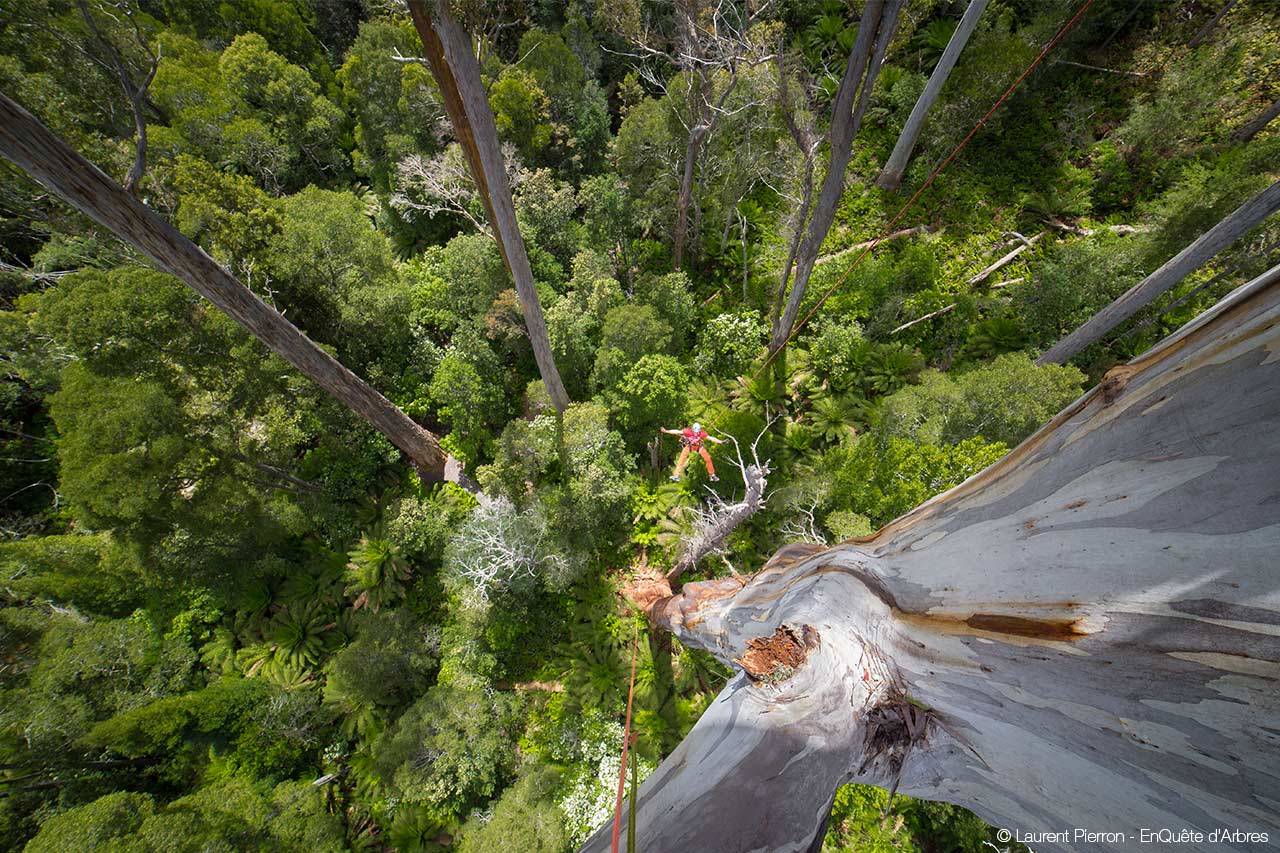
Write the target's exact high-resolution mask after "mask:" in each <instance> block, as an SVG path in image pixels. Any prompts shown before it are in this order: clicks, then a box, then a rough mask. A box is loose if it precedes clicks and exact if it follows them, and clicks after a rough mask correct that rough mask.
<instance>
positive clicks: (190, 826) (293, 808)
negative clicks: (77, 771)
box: [27, 779, 345, 853]
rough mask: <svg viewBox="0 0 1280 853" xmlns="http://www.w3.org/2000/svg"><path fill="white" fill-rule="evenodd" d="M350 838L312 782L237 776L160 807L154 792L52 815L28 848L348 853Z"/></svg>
mask: <svg viewBox="0 0 1280 853" xmlns="http://www.w3.org/2000/svg"><path fill="white" fill-rule="evenodd" d="M343 836H344V833H343V831H342V824H341V820H340V819H339V818H338V817H337V816H335V815H331V814H328V813H327V811H326V809H325V807H324V801H323V794H322V793H321V792H320V791H318V790H316V789H314V788H312V789H310V790H309V789H308V783H306V782H296V783H295V782H285V783H282V784H280V785H277V786H276V787H275V788H274V789H272V788H271V787H270V786H267V785H262V784H256V783H254V782H250V781H246V780H242V779H230V780H227V781H225V782H222V783H219V784H215V785H211V786H209V787H206V788H203V789H201V790H200V791H199V792H198V793H196V794H193V795H191V796H187V797H182V798H180V799H177V800H174V801H173V802H171V803H169V804H167V805H164V806H160V807H157V806H156V804H155V801H154V800H153V799H152V797H151V796H150V795H148V794H133V793H126V792H118V793H115V794H109V795H107V796H105V797H102V798H100V799H98V800H95V801H94V802H92V803H90V804H88V805H84V806H80V807H79V808H74V809H72V810H70V811H68V812H65V813H63V814H60V815H57V816H55V817H52V818H50V819H49V820H48V821H46V822H45V823H44V825H43V826H42V827H41V829H40V833H39V835H37V836H36V837H35V838H34V839H32V841H31V843H30V844H29V845H28V847H27V849H29V850H37V851H40V850H48V851H54V850H59V851H61V850H73V849H74V850H80V849H106V850H128V851H146V853H151V851H160V850H166V851H168V850H172V851H180V853H196V851H204V850H243V849H254V850H262V851H270V853H276V851H279V853H285V851H289V850H298V849H307V850H315V851H318V853H328V851H333V853H337V851H340V850H343V849H345V845H344V841H345V839H344V837H343Z"/></svg>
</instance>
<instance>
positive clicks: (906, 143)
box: [876, 0, 988, 190]
mask: <svg viewBox="0 0 1280 853" xmlns="http://www.w3.org/2000/svg"><path fill="white" fill-rule="evenodd" d="M987 2H988V0H970V2H969V6H968V8H966V9H965V10H964V16H963V17H961V18H960V23H959V25H958V26H957V27H956V31H955V32H954V33H952V34H951V40H950V41H948V42H947V46H946V48H945V49H944V50H943V51H942V58H941V59H939V60H938V64H937V66H935V67H934V69H933V73H932V74H930V75H929V82H928V83H926V84H925V87H924V91H923V92H921V93H920V97H919V98H917V99H916V105H915V106H914V107H912V108H911V115H910V116H908V117H907V123H906V124H905V125H903V127H902V133H901V134H899V136H898V141H897V143H896V144H895V145H894V146H893V153H892V154H890V155H889V159H888V161H887V162H886V163H885V164H884V170H883V171H882V172H881V173H880V177H879V178H878V179H877V180H876V184H878V185H879V186H881V187H884V188H885V189H887V190H896V189H897V188H898V187H899V185H901V184H902V174H903V172H905V171H906V170H907V161H908V160H910V159H911V150H912V149H913V148H915V146H916V140H917V139H919V138H920V129H921V128H922V127H924V120H925V118H926V117H927V116H928V115H929V111H930V110H932V109H933V104H934V102H935V101H937V100H938V95H939V94H941V93H942V87H943V86H945V85H946V84H947V78H949V77H950V76H951V70H952V69H953V68H955V67H956V61H957V60H958V59H960V53H961V52H962V51H963V50H964V46H965V45H966V44H968V42H969V36H971V35H973V31H974V29H975V28H977V26H978V20H979V19H980V18H981V17H982V13H983V12H985V11H986V9H987Z"/></svg>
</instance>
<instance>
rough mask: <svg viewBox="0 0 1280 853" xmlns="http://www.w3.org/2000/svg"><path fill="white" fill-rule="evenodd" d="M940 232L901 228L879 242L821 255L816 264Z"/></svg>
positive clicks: (922, 227)
mask: <svg viewBox="0 0 1280 853" xmlns="http://www.w3.org/2000/svg"><path fill="white" fill-rule="evenodd" d="M941 230H942V229H941V228H937V227H934V226H931V225H916V226H915V227H913V228H903V229H900V230H898V231H894V232H893V233H891V234H886V235H884V236H883V237H881V238H880V239H879V240H867V241H866V242H863V243H854V244H853V245H852V246H847V247H846V248H843V249H841V250H840V251H838V252H832V253H831V254H829V255H823V256H822V257H820V258H818V260H817V263H818V264H825V263H827V262H828V261H834V260H838V259H840V258H843V257H844V256H845V255H847V254H849V253H850V252H861V251H862V250H864V249H870V248H871V247H872V246H879V245H880V244H882V243H888V242H889V241H890V240H898V239H900V238H902V237H916V236H919V235H921V234H937V233H938V232H939V231H941Z"/></svg>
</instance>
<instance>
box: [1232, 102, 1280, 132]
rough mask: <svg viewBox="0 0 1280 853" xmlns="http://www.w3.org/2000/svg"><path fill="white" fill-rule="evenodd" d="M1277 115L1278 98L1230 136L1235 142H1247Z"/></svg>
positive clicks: (1278, 109) (1279, 114)
mask: <svg viewBox="0 0 1280 853" xmlns="http://www.w3.org/2000/svg"><path fill="white" fill-rule="evenodd" d="M1277 116H1280V98H1276V99H1275V100H1274V101H1272V102H1271V106H1269V107H1267V108H1266V109H1265V110H1263V111H1262V112H1261V113H1259V114H1258V115H1257V117H1256V118H1254V119H1253V121H1251V122H1249V123H1248V124H1246V125H1244V126H1243V127H1241V128H1240V129H1239V130H1237V131H1236V132H1235V133H1233V134H1231V138H1232V139H1234V140H1235V141H1236V142H1248V141H1249V140H1250V139H1253V138H1254V137H1255V136H1257V135H1258V133H1259V132H1261V131H1262V129H1263V128H1264V127H1266V126H1267V125H1269V124H1271V122H1273V121H1275V120H1276V117H1277Z"/></svg>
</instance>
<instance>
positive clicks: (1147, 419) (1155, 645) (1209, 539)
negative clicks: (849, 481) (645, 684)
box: [583, 276, 1280, 853]
mask: <svg viewBox="0 0 1280 853" xmlns="http://www.w3.org/2000/svg"><path fill="white" fill-rule="evenodd" d="M1275 279H1276V277H1275V276H1272V278H1271V280H1270V281H1268V280H1265V279H1259V280H1256V281H1254V282H1251V283H1250V284H1248V285H1245V286H1244V287H1242V288H1240V289H1238V290H1237V291H1236V292H1234V293H1233V294H1231V295H1230V296H1228V297H1227V298H1226V299H1224V300H1223V301H1222V302H1220V303H1219V304H1218V305H1217V306H1215V307H1214V308H1213V309H1212V310H1210V311H1209V312H1207V313H1206V314H1205V315H1202V316H1201V317H1200V318H1198V319H1197V320H1196V321H1194V322H1192V323H1191V324H1189V325H1188V326H1187V327H1185V328H1184V329H1182V330H1181V331H1180V332H1178V333H1177V334H1175V335H1173V336H1172V337H1171V338H1169V339H1166V340H1165V341H1164V342H1163V343H1161V344H1160V345H1157V346H1156V347H1155V348H1153V349H1152V350H1151V351H1149V352H1148V353H1146V354H1145V355H1143V356H1141V357H1140V358H1138V359H1135V360H1134V361H1133V362H1130V363H1129V364H1127V365H1125V366H1123V367H1120V368H1117V369H1115V370H1113V371H1112V372H1111V373H1109V374H1108V375H1107V377H1106V378H1105V379H1104V381H1103V382H1102V383H1101V385H1099V386H1098V387H1096V388H1094V389H1093V390H1091V391H1090V392H1088V393H1087V394H1085V395H1084V396H1083V397H1082V398H1081V399H1080V400H1078V401H1077V402H1075V403H1073V404H1072V405H1070V406H1068V407H1067V408H1066V409H1065V410H1063V411H1062V412H1061V413H1059V414H1058V415H1057V416H1056V417H1055V418H1053V420H1051V421H1050V422H1049V423H1048V424H1047V425H1046V426H1045V427H1043V428H1042V429H1041V430H1040V431H1039V432H1037V433H1036V434H1035V435H1033V436H1032V437H1031V438H1029V439H1027V440H1026V441H1025V442H1023V443H1022V444H1021V445H1019V446H1018V447H1017V448H1016V449H1014V450H1013V451H1012V452H1011V453H1010V454H1009V455H1007V456H1006V457H1005V458H1004V459H1002V460H1000V461H999V462H997V463H996V464H995V465H993V466H991V467H990V468H988V469H987V470H985V471H983V472H982V473H980V474H978V475H976V476H974V477H972V478H970V479H969V480H967V481H966V482H964V483H962V484H961V485H960V486H957V487H956V488H954V489H952V490H951V491H949V492H946V493H944V494H942V495H940V496H938V497H936V498H934V499H932V500H930V501H928V502H926V503H925V504H923V505H921V506H920V507H918V508H917V509H915V510H913V511H912V512H910V513H908V514H906V515H905V516H903V517H902V518H900V519H898V520H896V521H894V522H892V523H891V524H889V525H887V526H886V527H885V528H883V529H881V530H880V531H879V532H878V533H876V534H875V535H873V536H870V537H866V538H864V539H854V540H849V541H848V542H845V543H843V544H841V545H837V546H835V547H833V548H830V549H823V548H822V547H821V546H814V545H792V546H788V547H786V548H783V549H782V550H781V551H779V552H778V553H777V554H776V555H775V556H774V558H773V559H772V560H771V561H770V562H769V563H768V564H766V565H765V567H764V568H763V570H762V571H760V573H758V574H757V575H756V576H755V577H753V578H752V579H750V580H749V581H747V582H745V584H744V583H743V581H741V580H738V579H725V580H717V581H708V582H704V583H696V584H687V585H686V586H685V587H684V589H683V591H682V593H681V594H680V595H678V596H673V597H669V598H664V599H659V600H658V601H657V602H656V603H655V604H654V605H653V606H652V607H651V608H650V614H651V616H652V617H653V618H654V619H655V621H656V622H657V623H658V624H659V625H661V626H663V627H666V628H669V629H670V630H672V631H673V632H674V633H675V634H676V635H677V636H678V637H679V638H680V640H681V642H684V643H687V644H690V645H693V646H696V647H699V648H702V649H705V650H707V651H710V652H711V653H712V654H714V655H715V656H716V657H718V658H719V659H720V660H722V661H724V662H726V663H732V664H734V665H735V666H736V667H737V668H738V669H739V670H740V672H739V674H738V675H737V676H736V677H735V678H733V679H732V680H731V681H730V682H729V684H728V685H727V686H726V687H725V689H724V690H723V691H722V692H721V694H720V696H719V698H717V699H716V700H715V701H714V702H713V703H712V704H711V707H710V708H709V709H708V710H707V712H706V713H705V714H704V715H703V717H702V719H700V720H699V721H698V723H697V725H696V726H694V728H693V730H692V731H691V732H690V733H689V735H688V736H687V737H686V738H685V740H684V741H683V742H682V743H681V744H680V746H679V747H678V748H677V749H676V750H675V752H674V753H672V754H671V756H669V757H668V758H667V760H666V761H665V762H663V764H662V765H661V766H660V767H659V768H658V770H657V771H656V772H655V773H654V774H653V775H652V776H651V777H650V778H649V780H648V781H647V782H645V784H644V785H643V786H641V791H640V797H639V807H638V816H637V826H638V836H639V837H638V841H637V845H636V846H637V849H639V850H700V851H741V850H768V851H805V850H810V851H812V850H817V849H818V846H819V845H820V844H821V836H822V833H823V831H824V829H825V825H826V820H827V815H828V812H829V807H830V803H831V799H832V795H833V791H834V790H835V788H836V786H837V785H840V784H843V783H846V782H850V781H857V782H863V783H868V784H873V785H879V786H881V787H886V788H892V787H893V786H894V785H898V787H899V790H901V791H903V792H904V793H907V794H910V795H912V796H920V797H926V798H929V799H934V800H944V801H947V802H952V803H957V804H959V805H962V806H965V807H966V808H970V809H972V810H974V811H975V812H977V813H978V815H979V816H981V817H982V818H984V819H985V820H987V821H989V822H992V823H994V824H995V825H996V826H998V827H1004V828H1007V829H1009V830H1017V831H1019V832H1022V833H1026V832H1050V831H1055V830H1062V829H1064V828H1066V829H1067V833H1068V834H1067V836H1066V837H1065V838H1063V837H1052V836H1051V837H1047V838H1045V839H1043V840H1041V841H1036V842H1034V843H1033V846H1034V848H1035V849H1036V850H1037V851H1050V850H1069V851H1096V850H1111V849H1126V850H1127V849H1139V847H1138V845H1137V843H1136V838H1137V837H1138V836H1139V835H1140V833H1141V831H1142V829H1143V828H1147V829H1153V830H1158V829H1161V828H1165V829H1171V830H1173V831H1175V832H1176V831H1177V830H1180V829H1184V828H1187V829H1192V830H1197V831H1201V832H1203V833H1205V834H1206V836H1207V835H1208V833H1210V832H1212V831H1214V830H1221V828H1223V827H1226V828H1229V829H1231V830H1237V831H1241V832H1249V831H1253V832H1266V833H1269V835H1270V838H1271V839H1274V838H1275V837H1276V833H1277V832H1278V831H1280V812H1278V811H1277V808H1276V801H1275V792H1276V791H1277V790H1280V739H1277V738H1276V737H1275V734H1274V733H1275V732H1276V731H1277V730H1280V705H1278V704H1277V702H1276V683H1277V679H1278V678H1280V634H1277V631H1276V625H1277V624H1280V591H1277V586H1276V582H1275V581H1276V572H1275V565H1276V564H1275V560H1276V556H1275V555H1276V554H1277V553H1280V500H1278V498H1280V482H1278V481H1277V479H1276V472H1277V471H1278V470H1280V359H1277V358H1276V356H1275V354H1276V353H1277V352H1278V351H1280V284H1277V282H1276V280H1275ZM1076 827H1080V828H1085V829H1088V830H1093V831H1095V832H1120V833H1124V835H1125V836H1126V838H1125V840H1123V841H1117V840H1115V839H1110V840H1108V839H1097V838H1094V839H1087V838H1081V837H1079V836H1076V835H1075V834H1074V828H1076ZM1129 837H1133V838H1134V839H1135V841H1129V840H1128V838H1129ZM1217 842H1218V843H1210V842H1209V841H1208V840H1207V839H1206V840H1204V841H1202V843H1200V844H1190V845H1188V846H1187V849H1195V850H1258V851H1260V850H1263V849H1269V846H1268V845H1267V844H1266V843H1250V842H1248V841H1247V840H1241V839H1240V838H1238V837H1236V836H1231V837H1229V838H1227V839H1223V838H1222V837H1221V835H1220V836H1219V838H1218V839H1217ZM605 843H606V839H605V838H604V837H603V836H602V835H601V834H600V833H597V834H596V835H595V836H594V837H593V838H592V839H591V840H590V841H588V842H587V844H586V845H585V846H584V847H583V850H585V851H591V853H595V851H601V850H603V849H605V847H604V845H605Z"/></svg>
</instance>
